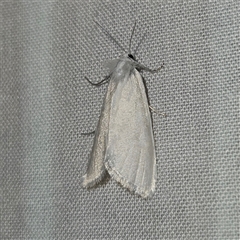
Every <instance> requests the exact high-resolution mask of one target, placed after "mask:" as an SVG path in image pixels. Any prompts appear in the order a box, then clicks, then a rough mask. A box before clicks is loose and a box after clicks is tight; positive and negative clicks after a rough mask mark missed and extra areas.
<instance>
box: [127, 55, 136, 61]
mask: <svg viewBox="0 0 240 240" xmlns="http://www.w3.org/2000/svg"><path fill="white" fill-rule="evenodd" d="M128 58H131V59H132V60H134V61H136V58H135V57H134V56H133V55H132V54H131V53H130V54H128Z"/></svg>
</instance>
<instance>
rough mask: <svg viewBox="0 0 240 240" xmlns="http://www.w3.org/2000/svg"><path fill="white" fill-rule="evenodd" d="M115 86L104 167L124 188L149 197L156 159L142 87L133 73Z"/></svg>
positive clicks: (134, 72) (139, 80) (152, 190)
mask: <svg viewBox="0 0 240 240" xmlns="http://www.w3.org/2000/svg"><path fill="white" fill-rule="evenodd" d="M117 82H118V85H117V87H116V89H115V92H114V94H113V96H112V98H111V107H110V115H109V130H108V135H107V149H106V158H105V166H106V168H107V170H108V172H109V174H110V175H111V176H112V177H113V178H114V179H115V180H116V181H118V182H120V183H121V184H122V185H123V186H124V187H127V188H129V189H130V190H132V191H135V192H136V193H138V194H140V195H141V196H142V197H148V196H150V195H152V193H153V192H154V189H155V179H156V156H155V146H154V139H153V130H152V120H151V115H150V111H149V104H148V100H147V95H146V90H145V86H144V84H143V79H142V77H141V75H140V73H139V72H138V71H137V70H136V69H133V72H131V73H129V74H126V77H125V79H118V81H117Z"/></svg>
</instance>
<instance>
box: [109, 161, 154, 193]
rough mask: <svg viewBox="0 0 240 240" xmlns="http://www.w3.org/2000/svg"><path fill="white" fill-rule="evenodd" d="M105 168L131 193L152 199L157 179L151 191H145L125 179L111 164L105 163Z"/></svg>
mask: <svg viewBox="0 0 240 240" xmlns="http://www.w3.org/2000/svg"><path fill="white" fill-rule="evenodd" d="M105 167H106V169H107V171H108V173H109V175H110V176H111V177H112V178H113V179H114V180H116V181H117V182H119V183H121V184H122V185H123V187H125V188H128V189H129V190H130V191H131V192H135V193H137V194H139V195H140V196H142V197H143V198H150V197H152V195H153V193H154V190H155V179H154V180H153V185H152V187H151V189H150V190H149V191H144V190H143V189H141V188H140V187H139V186H136V185H135V184H133V183H130V182H129V181H128V180H127V179H126V178H125V177H123V176H122V175H121V174H120V173H119V172H118V171H117V170H116V169H115V168H114V167H112V166H111V163H110V162H105Z"/></svg>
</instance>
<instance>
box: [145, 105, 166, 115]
mask: <svg viewBox="0 0 240 240" xmlns="http://www.w3.org/2000/svg"><path fill="white" fill-rule="evenodd" d="M149 108H150V109H151V110H152V111H153V112H155V113H157V114H159V115H163V116H164V117H166V116H167V114H166V113H165V112H158V111H157V110H156V109H154V108H153V107H152V106H150V105H149Z"/></svg>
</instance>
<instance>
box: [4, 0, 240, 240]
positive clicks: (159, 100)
mask: <svg viewBox="0 0 240 240" xmlns="http://www.w3.org/2000/svg"><path fill="white" fill-rule="evenodd" d="M0 8H1V10H0V11H1V15H0V17H1V30H0V31H1V34H0V36H1V43H0V44H1V82H0V84H1V86H0V91H1V92H0V97H1V106H0V112H1V115H0V118H1V119H0V123H1V124H0V128H1V129H0V130H1V139H0V144H1V145H0V154H1V169H0V171H1V172H0V179H1V184H0V188H1V192H0V196H1V201H0V205H1V230H0V231H1V232H0V234H1V235H0V239H170V240H171V239H217V240H219V239H223V240H225V239H227V240H229V239H230V240H232V239H239V238H240V237H239V185H240V180H239V173H240V172H239V128H238V126H239V125H238V122H239V100H238V97H239V92H238V87H239V84H238V82H239V77H240V76H239V60H240V58H239V47H240V46H239V41H240V37H239V12H240V4H239V2H238V1H202V2H201V1H200V2H199V1H190V2H188V3H182V2H181V1H145V0H144V1H116V2H115V1H96V0H92V1H78V2H77V1H75V2H62V1H61V2H54V1H42V2H41V1H18V2H15V1H2V2H1V7H0ZM93 20H95V21H97V22H99V23H100V24H101V25H103V26H104V27H105V28H106V29H108V31H109V32H110V33H111V34H112V35H113V36H114V37H115V38H116V39H117V40H118V41H119V42H120V43H121V45H122V46H123V47H124V48H126V49H127V48H128V45H129V39H130V34H131V30H132V27H133V25H134V21H135V20H136V22H137V25H136V32H135V34H134V37H133V44H132V48H133V49H136V48H137V46H138V44H139V43H141V44H140V45H139V48H138V50H137V54H136V56H137V60H138V61H139V62H141V63H142V64H145V65H147V66H149V67H151V68H154V67H158V66H160V65H161V64H162V62H163V61H164V63H165V68H164V69H163V71H161V72H159V73H157V74H150V73H146V72H143V73H142V75H143V77H144V79H145V81H146V86H147V88H148V96H149V101H150V104H151V105H152V106H153V107H154V108H156V109H157V110H158V111H162V112H166V113H167V117H166V118H164V117H162V116H160V115H157V114H154V113H153V129H154V137H155V145H156V154H157V176H158V178H157V186H156V192H155V194H154V196H153V198H151V199H149V200H144V199H142V198H140V197H138V196H136V195H133V194H131V193H129V192H128V191H127V190H125V189H124V188H122V187H121V186H120V185H119V184H117V183H116V182H115V181H113V180H109V181H108V182H107V183H106V184H103V185H100V186H99V187H97V188H94V189H92V190H86V189H82V188H81V186H80V178H81V176H82V175H83V174H84V173H85V171H86V169H87V164H88V156H89V153H90V151H91V148H92V143H93V136H82V135H81V133H82V132H90V131H93V130H94V129H95V127H96V124H97V121H98V117H99V114H100V110H101V105H102V101H103V97H104V94H105V91H106V85H103V86H101V87H94V86H91V85H89V84H88V82H87V81H86V80H85V79H84V76H87V77H89V78H90V79H91V80H92V81H95V82H97V81H99V80H101V79H102V78H103V77H104V76H105V75H106V73H107V72H106V70H105V69H104V68H103V67H102V62H104V61H105V60H107V59H114V58H116V57H118V56H120V55H121V54H122V52H121V49H119V47H118V46H117V45H116V44H114V43H113V42H112V41H111V40H110V39H109V38H108V37H107V36H106V35H105V34H104V33H103V32H102V31H101V30H100V29H99V27H97V25H96V23H94V21H93ZM146 32H147V34H146V35H145V38H144V40H143V41H141V39H142V38H143V37H144V34H145V33H146Z"/></svg>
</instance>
